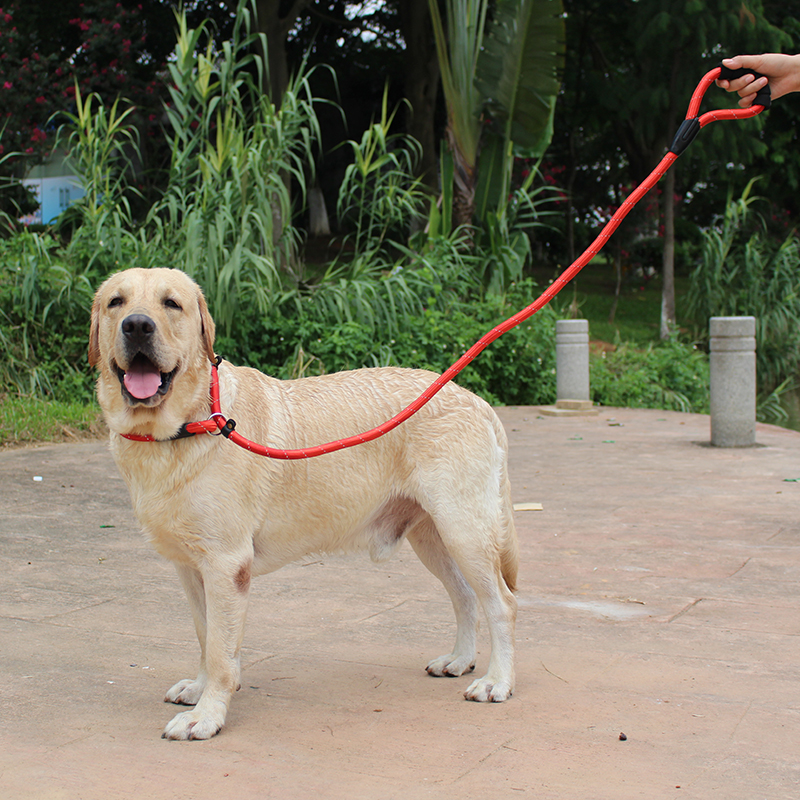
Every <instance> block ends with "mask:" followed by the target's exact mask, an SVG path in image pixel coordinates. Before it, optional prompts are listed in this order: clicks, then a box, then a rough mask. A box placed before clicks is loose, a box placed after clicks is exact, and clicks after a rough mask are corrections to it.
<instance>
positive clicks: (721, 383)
mask: <svg viewBox="0 0 800 800" xmlns="http://www.w3.org/2000/svg"><path fill="white" fill-rule="evenodd" d="M709 333H710V334H711V361H710V368H711V389H710V402H711V444H712V445H714V446H715V447H748V446H750V445H754V444H755V442H756V318H755V317H711V321H710V324H709Z"/></svg>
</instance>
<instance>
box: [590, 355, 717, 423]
mask: <svg viewBox="0 0 800 800" xmlns="http://www.w3.org/2000/svg"><path fill="white" fill-rule="evenodd" d="M708 383H709V377H708V357H707V356H706V354H705V353H703V352H702V351H700V350H698V349H697V348H696V347H695V346H694V345H691V344H683V343H681V342H679V341H676V340H668V341H666V342H664V343H662V344H658V345H650V346H649V347H648V348H647V349H646V350H638V349H636V348H634V347H631V346H630V345H625V344H623V345H621V346H619V347H618V348H617V349H616V350H615V351H613V352H607V353H606V352H604V353H602V354H598V355H594V356H593V357H592V360H591V387H592V399H593V400H594V402H595V403H599V404H600V405H604V406H618V407H624V408H663V409H670V410H673V411H692V412H696V413H701V414H707V413H708Z"/></svg>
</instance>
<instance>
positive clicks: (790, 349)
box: [686, 181, 800, 394]
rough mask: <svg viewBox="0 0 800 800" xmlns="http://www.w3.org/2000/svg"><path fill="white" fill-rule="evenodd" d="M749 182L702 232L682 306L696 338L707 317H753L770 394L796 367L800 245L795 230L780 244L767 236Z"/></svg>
mask: <svg viewBox="0 0 800 800" xmlns="http://www.w3.org/2000/svg"><path fill="white" fill-rule="evenodd" d="M753 183H754V181H750V183H749V184H748V186H747V188H746V189H745V191H744V193H743V194H742V196H741V197H740V198H738V199H736V200H730V201H729V202H728V205H727V208H726V210H725V214H724V216H723V217H722V218H721V219H719V220H718V222H717V224H716V225H715V226H713V227H712V228H711V229H709V230H708V231H705V232H704V233H703V246H702V257H701V261H700V264H699V265H698V266H697V268H696V269H695V270H694V271H693V272H692V274H691V277H690V282H689V289H688V293H687V298H686V302H687V311H688V312H689V314H690V315H691V316H692V317H693V318H694V320H695V322H696V325H697V327H698V335H699V336H700V337H706V338H707V336H708V333H707V331H708V319H709V317H713V316H716V317H720V316H742V315H744V316H754V317H755V318H756V366H757V373H758V385H759V390H760V391H761V392H762V393H766V394H768V393H770V392H772V391H773V390H774V389H775V388H776V387H777V386H779V385H780V384H782V383H784V382H785V381H786V379H787V378H793V377H794V376H795V375H796V373H797V368H798V364H800V269H799V267H800V242H798V238H797V235H796V233H795V232H794V231H792V232H791V233H789V235H788V236H786V237H785V238H783V239H776V238H775V237H773V236H771V235H770V234H769V233H768V231H767V227H766V225H765V223H764V220H763V219H762V218H761V216H760V215H759V214H758V213H757V212H756V210H755V207H756V205H757V203H758V200H759V198H757V197H755V196H753V195H752V194H751V191H752V187H753Z"/></svg>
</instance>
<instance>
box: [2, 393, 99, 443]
mask: <svg viewBox="0 0 800 800" xmlns="http://www.w3.org/2000/svg"><path fill="white" fill-rule="evenodd" d="M104 432H105V425H104V423H103V420H102V416H101V414H100V408H99V406H97V404H95V403H92V404H89V405H86V404H84V403H74V402H73V403H64V402H60V401H56V400H42V399H39V398H35V397H9V396H5V397H2V398H0V447H14V446H20V445H25V444H34V443H38V442H76V441H81V440H85V439H90V438H97V437H99V436H102V435H103V434H104Z"/></svg>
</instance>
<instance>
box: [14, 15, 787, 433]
mask: <svg viewBox="0 0 800 800" xmlns="http://www.w3.org/2000/svg"><path fill="white" fill-rule="evenodd" d="M45 6H47V8H45ZM431 8H433V9H434V17H433V18H431V16H430V11H431ZM256 9H257V11H258V15H257V16H256V14H255V10H256ZM437 9H438V13H436V11H437ZM561 9H562V4H561V3H560V2H556V0H538V2H534V0H498V1H497V2H496V3H495V2H491V3H489V2H477V1H476V0H448V1H447V2H443V3H441V4H440V5H438V6H437V5H436V4H435V3H433V4H431V3H429V2H428V0H411V2H407V3H400V2H394V1H393V0H387V2H383V3H356V2H345V1H344V0H336V1H335V2H334V0H331V1H330V2H326V1H323V0H317V2H312V1H311V0H307V1H306V2H296V3H291V4H290V3H280V2H277V0H275V1H274V2H273V1H272V0H259V2H257V3H253V4H250V3H246V2H239V3H238V4H237V3H236V2H230V3H228V4H225V3H204V2H195V3H191V4H187V5H186V8H185V10H184V11H183V12H182V13H180V14H178V15H177V16H175V14H174V12H173V8H172V7H171V4H170V3H168V2H166V1H163V2H162V0H147V1H146V2H144V1H143V2H141V3H134V2H108V1H107V0H90V1H89V2H84V3H81V4H78V3H77V2H72V0H65V2H64V3H63V4H59V7H58V8H56V9H53V8H52V7H51V6H49V4H41V6H40V4H38V3H33V2H28V3H24V4H22V3H11V4H8V5H6V6H5V7H4V8H3V9H0V20H4V21H5V26H4V27H3V33H2V34H0V98H2V99H4V100H5V99H8V100H9V103H8V104H7V105H4V108H7V109H8V110H7V112H6V118H5V122H4V126H3V127H2V133H1V135H0V178H2V179H3V180H4V183H3V186H2V190H0V209H2V210H4V214H3V217H2V221H0V225H4V226H5V236H4V237H3V238H2V239H0V346H2V347H3V349H4V351H5V353H6V358H5V359H4V360H3V362H2V364H0V396H1V397H3V398H4V399H3V406H4V412H3V413H4V414H5V417H6V418H5V419H4V421H3V424H2V427H3V428H4V429H5V430H6V431H7V432H6V433H4V434H3V435H4V437H5V438H6V439H8V438H17V439H24V438H25V437H26V436H29V435H31V434H26V433H20V432H19V431H22V430H26V428H25V425H24V424H21V423H19V422H18V421H13V422H12V421H11V418H12V417H13V420H19V419H20V410H22V409H25V408H27V407H32V405H31V403H30V402H29V399H30V398H48V399H50V400H52V401H58V402H59V403H62V404H65V405H62V406H59V407H58V408H59V409H60V410H58V411H57V412H56V423H55V425H56V430H58V425H63V424H66V425H67V426H68V428H67V429H68V430H70V431H72V430H77V429H81V428H89V427H91V426H92V425H94V424H95V423H96V419H95V416H94V412H89V414H88V416H86V417H85V418H84V417H81V416H80V414H78V415H77V416H76V415H75V414H73V412H72V411H69V412H68V411H67V408H68V407H69V408H73V407H74V404H77V406H78V407H84V406H85V405H86V404H90V403H91V402H92V396H93V386H92V382H93V378H92V376H91V374H90V373H89V370H88V367H87V366H86V359H85V343H86V330H87V327H88V309H89V305H90V302H91V297H92V294H93V291H94V289H95V288H96V287H97V285H98V284H99V283H100V282H101V281H102V279H103V278H104V277H105V276H107V275H108V274H109V273H110V272H113V271H114V270H116V269H119V268H123V267H127V266H144V267H149V266H163V265H169V266H173V265H179V266H181V267H182V268H183V269H185V270H186V271H187V272H189V273H190V274H191V275H193V276H194V277H195V278H196V279H197V280H198V281H199V282H200V283H201V285H202V286H203V288H204V290H205V292H206V294H207V296H208V298H209V302H210V304H211V307H212V310H213V313H214V316H215V318H216V319H217V322H218V325H219V341H218V346H217V349H218V351H219V352H220V353H222V354H223V355H224V356H225V357H226V358H229V359H231V360H233V361H236V362H238V363H244V364H249V365H252V366H255V367H258V368H260V369H264V370H265V371H267V372H269V373H271V374H274V375H276V376H278V377H282V378H289V377H298V376H302V375H305V374H312V373H321V372H330V371H334V370H338V369H348V368H354V367H360V366H372V365H382V364H399V365H402V366H420V367H426V368H429V369H432V370H435V371H438V372H441V371H443V370H444V369H446V368H447V367H448V366H449V365H450V364H451V363H452V362H453V361H454V360H455V359H456V358H457V357H458V356H459V355H460V354H461V353H462V352H463V351H464V350H465V349H466V348H467V347H468V346H470V345H471V344H472V343H473V342H474V341H475V340H477V339H478V338H479V337H480V336H481V335H482V334H484V333H486V332H487V331H488V330H489V329H491V328H492V327H494V326H495V325H496V324H497V323H498V322H500V321H501V320H503V319H505V318H507V317H508V316H510V315H511V314H513V313H515V312H516V311H518V310H520V309H521V308H523V307H524V306H526V305H528V304H529V303H530V302H531V301H532V300H533V299H534V298H535V297H536V296H537V295H538V294H539V292H540V291H541V290H542V288H543V287H544V285H545V284H547V283H549V281H550V280H551V279H552V277H554V276H555V275H556V274H558V272H560V271H561V269H562V268H563V267H566V266H567V265H568V264H569V263H571V261H572V260H574V257H575V255H577V253H579V252H580V250H581V249H582V247H583V246H585V245H586V244H588V242H589V241H591V238H593V237H594V235H595V234H596V232H597V230H598V229H599V227H600V226H601V225H602V224H604V223H605V221H606V220H607V219H608V217H609V215H610V213H611V212H612V211H613V208H615V207H616V206H617V205H618V204H619V203H620V202H621V200H622V199H624V197H625V196H626V194H627V193H628V192H629V191H630V189H632V188H633V187H634V186H635V185H636V184H637V183H638V182H639V181H641V180H642V178H643V177H644V176H645V175H646V174H647V172H649V170H650V168H651V167H652V166H653V165H654V164H655V163H656V162H657V160H659V159H660V157H661V155H662V153H663V150H664V149H665V147H666V144H668V142H667V141H666V137H668V136H671V132H672V130H674V128H675V127H677V120H678V119H679V118H680V117H681V116H682V115H683V113H684V109H685V105H686V103H687V102H688V96H689V94H690V93H691V89H692V87H693V86H694V84H695V83H696V82H697V80H699V78H700V77H701V75H702V74H703V72H704V71H706V69H708V68H710V67H711V66H714V64H715V63H717V61H718V60H719V58H720V57H722V55H726V54H730V53H733V52H737V51H743V50H747V49H752V50H766V49H780V48H784V49H786V50H788V51H792V52H793V51H794V50H795V49H796V48H795V39H797V38H798V36H800V31H798V28H797V23H796V21H795V19H794V11H800V3H794V2H789V3H782V4H772V3H769V2H760V1H759V2H756V1H754V2H746V3H744V4H743V3H741V1H740V0H738V1H737V2H732V0H731V1H730V2H728V1H727V0H718V1H717V2H715V3H711V4H693V5H692V8H691V14H690V15H689V16H690V17H691V18H689V17H686V15H683V16H680V17H677V16H676V15H674V14H671V13H669V7H668V6H667V5H666V4H664V3H663V2H661V0H640V2H632V0H612V2H604V3H602V4H600V3H599V2H598V3H594V2H581V3H572V2H570V0H564V2H563V11H564V14H563V16H562V15H561ZM459 15H461V16H459ZM452 18H456V19H471V20H473V24H471V26H467V27H466V28H464V30H461V28H458V30H459V34H460V37H453V36H450V35H448V31H453V30H455V29H456V28H457V27H458V26H454V25H452V24H451V23H450V22H449V20H450V19H452ZM437 20H438V21H437ZM437 40H438V50H437V48H436V47H434V44H435V43H437ZM431 53H438V57H436V58H432V57H431ZM509 54H513V56H514V57H513V58H510V57H508V56H509ZM442 65H445V66H444V69H443V68H442ZM665 65H667V66H665ZM440 72H441V74H442V77H443V83H444V89H445V91H444V93H443V95H440V94H439V91H438V87H439V75H440ZM556 77H557V78H558V79H560V84H559V80H556ZM465 79H466V84H465V86H464V87H459V86H458V85H457V81H458V80H461V81H464V80H465ZM545 79H546V80H545ZM548 81H549V83H548ZM559 85H560V86H561V89H560V90H559ZM448 86H450V87H451V88H450V89H448ZM470 87H472V88H471V90H470V92H467V89H468V88H470ZM537 91H538V92H540V93H539V94H537V93H536V92H537ZM448 92H449V94H448ZM556 98H557V101H556ZM707 103H708V104H709V105H714V104H720V105H730V103H731V100H730V98H728V97H727V96H725V95H723V93H721V92H719V93H716V94H715V93H714V90H712V92H711V93H710V94H709V95H708V100H707ZM796 107H797V106H796V104H794V106H793V104H792V102H791V99H787V100H786V101H781V102H780V103H779V104H776V106H775V107H774V110H773V111H771V112H770V114H769V116H766V115H765V118H759V119H758V120H756V121H751V122H747V123H728V125H719V126H712V127H711V128H709V130H708V132H705V131H704V132H703V134H702V135H701V136H700V137H698V140H697V142H696V143H695V145H693V147H692V148H690V149H689V151H687V153H686V154H685V155H684V156H683V157H682V159H681V161H680V162H679V166H678V167H677V168H675V170H674V175H672V177H671V179H670V181H671V182H670V183H668V184H665V185H664V186H663V189H661V190H656V191H654V192H651V194H650V195H649V196H648V197H647V198H646V199H645V201H643V202H642V204H641V205H640V207H639V208H637V210H636V211H635V212H633V213H632V214H631V215H630V216H629V217H628V219H627V220H626V222H625V224H624V225H623V227H622V228H621V229H620V231H619V232H618V233H617V234H616V236H615V238H614V239H613V240H612V243H611V244H610V245H609V246H608V248H607V252H605V253H604V254H603V256H602V257H601V258H600V259H597V263H593V264H592V265H590V266H589V267H588V268H587V269H586V270H585V272H584V273H583V274H582V275H581V276H580V277H579V278H578V280H577V282H576V285H575V286H574V287H570V288H569V289H567V290H565V291H564V292H563V293H562V294H561V295H560V296H559V298H558V300H557V301H556V302H555V303H554V304H552V305H551V306H548V307H547V308H545V309H544V310H543V311H542V312H540V313H539V314H537V315H536V316H535V317H533V318H532V319H531V320H529V321H528V322H526V323H525V324H524V325H522V326H520V327H519V328H517V329H515V330H513V331H512V332H510V333H508V334H506V335H505V336H504V337H502V338H501V339H500V340H498V341H497V342H496V343H494V344H493V345H492V346H491V347H490V348H489V349H488V350H487V351H486V352H484V353H483V354H482V355H481V356H480V358H479V359H478V360H477V361H476V362H475V363H474V364H473V365H471V366H470V367H469V368H468V369H467V370H465V371H464V372H463V373H462V374H461V376H460V377H459V382H460V383H462V384H463V385H465V386H467V387H468V388H470V389H472V390H474V391H476V392H478V393H479V394H482V395H483V396H484V397H486V398H487V399H489V400H490V401H492V402H495V403H510V404H535V403H546V402H552V401H553V400H554V395H555V375H554V320H555V319H556V317H558V316H573V315H579V316H586V317H587V318H589V319H590V324H591V331H592V338H593V339H595V340H599V342H600V343H599V344H598V345H597V346H596V347H595V348H594V350H595V354H594V355H593V362H592V388H593V396H594V397H593V399H594V400H595V401H596V402H599V403H603V404H607V405H630V406H649V407H662V408H676V409H680V410H696V411H705V410H707V385H708V381H707V357H706V355H705V352H704V348H705V346H706V341H705V340H706V330H707V318H708V316H710V315H715V314H732V313H737V314H739V313H741V314H756V316H757V317H758V319H759V381H760V391H761V393H762V399H763V402H762V408H764V409H765V410H770V409H771V410H772V411H773V412H774V413H778V414H780V411H779V408H780V407H779V405H778V404H777V403H776V402H775V397H776V395H775V392H776V391H777V392H779V393H780V392H782V391H786V390H787V389H788V388H790V387H791V386H792V384H793V381H794V376H795V373H796V367H797V361H798V358H799V357H800V336H799V335H798V333H797V331H798V330H800V327H798V325H797V321H798V320H800V305H798V300H797V298H798V297H800V291H799V290H800V286H798V277H797V275H798V270H797V260H798V249H797V240H796V237H795V234H794V226H795V224H796V223H795V220H796V219H797V217H798V214H800V208H798V205H797V185H796V184H797V181H798V176H800V170H798V169H797V166H798V164H796V163H795V162H796V159H797V158H798V157H800V156H797V148H795V147H792V146H791V143H792V140H793V137H794V129H795V122H796V120H795V119H794V115H795V113H796V112H795V110H794V108H796ZM522 110H524V111H525V113H524V114H523V113H522ZM676 115H677V116H676ZM673 121H674V124H673ZM718 129H719V130H718ZM54 143H58V144H59V146H60V147H61V148H63V149H65V150H67V151H69V153H70V161H71V163H72V165H73V166H74V168H75V170H76V171H77V172H78V174H79V175H80V177H81V180H82V182H83V185H84V188H85V190H86V197H85V199H84V200H83V201H81V202H79V203H77V204H74V205H73V207H71V209H70V210H69V211H68V212H66V213H65V214H64V215H62V217H61V218H60V219H59V220H58V222H57V223H56V224H55V225H53V226H49V227H47V228H30V229H27V230H26V229H23V228H21V227H20V226H19V224H18V223H17V222H16V218H17V216H18V215H19V214H21V213H23V212H25V211H27V210H29V206H30V198H28V197H26V195H25V194H24V192H22V191H21V190H20V187H19V184H18V183H16V180H17V179H18V178H19V177H21V176H22V175H23V174H24V172H25V170H26V169H27V166H28V165H30V164H31V163H35V162H36V161H37V160H41V159H42V158H44V157H45V156H46V155H47V154H48V153H49V152H50V151H51V150H52V147H53V145H54ZM693 151H694V152H693ZM754 175H761V176H763V180H762V181H761V182H757V183H756V184H755V188H754V187H753V185H752V182H751V178H752V177H753V176H754ZM759 187H764V192H766V187H769V200H768V201H767V200H764V199H757V198H756V194H758V192H757V189H758V188H759ZM309 199H312V200H313V202H309ZM323 204H324V206H326V207H327V208H328V209H330V210H331V213H330V214H327V213H324V214H322V215H320V214H318V213H312V212H311V209H318V208H320V207H321V206H322V205H323ZM328 229H330V230H331V231H332V233H330V234H328V233H326V231H327V230H328ZM320 234H321V235H320ZM670 302H671V304H672V305H671V306H670ZM665 314H666V316H665ZM20 398H21V399H20ZM770 398H771V399H770ZM70 404H72V405H70ZM58 415H61V417H69V419H70V421H69V422H66V423H62V422H58V419H59V416H58ZM70 415H72V416H70ZM14 431H17V433H15V432H14Z"/></svg>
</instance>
